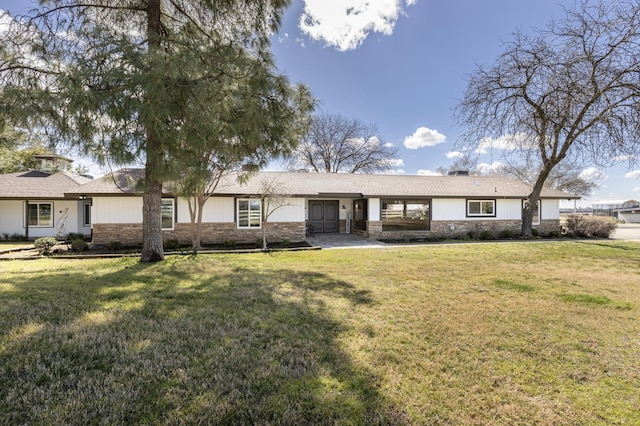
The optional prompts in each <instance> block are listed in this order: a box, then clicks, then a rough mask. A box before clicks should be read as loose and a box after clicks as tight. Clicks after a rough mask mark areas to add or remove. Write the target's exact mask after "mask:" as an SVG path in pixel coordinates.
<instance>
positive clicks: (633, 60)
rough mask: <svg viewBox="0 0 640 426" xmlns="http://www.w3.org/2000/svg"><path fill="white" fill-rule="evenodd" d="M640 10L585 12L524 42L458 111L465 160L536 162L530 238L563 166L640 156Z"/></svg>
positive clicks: (480, 77) (510, 48) (473, 88)
mask: <svg viewBox="0 0 640 426" xmlns="http://www.w3.org/2000/svg"><path fill="white" fill-rule="evenodd" d="M639 46H640V6H639V5H638V3H637V2H635V1H620V2H607V1H600V2H599V3H598V4H597V5H595V6H589V5H588V4H587V3H586V2H583V3H581V4H579V5H578V6H577V7H576V8H575V9H574V10H567V11H566V16H565V17H564V19H562V20H560V21H554V22H551V23H550V24H549V26H548V27H547V28H546V29H544V30H537V31H536V32H535V34H534V35H533V36H529V35H525V34H522V33H516V34H515V37H514V40H513V41H512V42H511V43H509V44H508V45H507V47H506V49H505V51H504V53H503V54H502V55H500V56H499V57H498V58H497V60H496V62H495V64H494V65H493V66H491V67H483V66H480V67H478V69H477V70H476V71H475V72H474V73H473V74H472V75H471V77H470V80H469V83H468V87H467V90H466V92H465V95H464V98H463V100H462V101H461V103H460V104H459V105H458V106H457V108H456V117H457V120H458V123H459V124H461V125H463V126H465V128H466V129H467V130H466V132H465V133H464V134H463V136H462V137H461V138H460V140H459V141H458V143H457V145H458V146H457V148H458V150H460V151H463V152H472V151H474V150H478V149H479V148H485V149H486V148H490V147H492V146H493V147H494V148H495V147H496V145H498V144H497V142H498V141H499V142H500V144H499V146H500V148H501V149H503V150H504V152H505V153H506V155H507V154H508V155H515V156H520V158H526V157H527V155H532V156H534V157H536V158H537V161H536V164H538V165H539V167H538V170H536V172H535V173H534V175H535V181H534V182H533V189H532V192H531V193H530V194H529V197H528V203H527V205H528V207H526V208H525V209H524V210H523V223H522V234H523V236H525V237H530V236H531V223H532V218H533V212H534V207H535V206H537V204H538V199H539V196H540V192H541V190H542V188H543V187H544V186H545V184H546V183H547V180H548V179H549V176H550V175H551V173H552V171H553V170H554V168H556V166H558V164H560V163H561V162H563V161H569V162H577V163H578V164H581V163H583V162H592V163H594V164H599V165H607V164H610V163H611V162H613V161H614V159H615V158H616V157H618V156H621V155H627V156H629V157H628V158H632V154H636V153H637V152H638V151H639V148H640V145H638V143H637V141H638V137H639V136H640V55H638V49H639Z"/></svg>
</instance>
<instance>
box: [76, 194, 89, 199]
mask: <svg viewBox="0 0 640 426" xmlns="http://www.w3.org/2000/svg"><path fill="white" fill-rule="evenodd" d="M78 199H79V200H86V199H87V196H86V195H84V194H82V195H80V196H79V197H78Z"/></svg>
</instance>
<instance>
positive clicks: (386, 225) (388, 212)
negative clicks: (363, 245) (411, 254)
mask: <svg viewBox="0 0 640 426" xmlns="http://www.w3.org/2000/svg"><path fill="white" fill-rule="evenodd" d="M430 207H431V200H382V209H381V211H380V220H381V221H382V230H383V231H428V230H429V229H430V220H429V219H430V213H429V212H430V210H431V209H430Z"/></svg>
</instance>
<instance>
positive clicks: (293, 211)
mask: <svg viewBox="0 0 640 426" xmlns="http://www.w3.org/2000/svg"><path fill="white" fill-rule="evenodd" d="M142 177H143V170H138V169H134V170H123V171H119V172H116V173H115V175H114V176H108V177H104V178H101V179H97V180H94V181H91V182H88V183H86V184H84V185H82V186H77V187H73V188H72V189H69V190H68V191H66V192H65V196H66V198H67V199H80V198H86V199H90V200H91V203H92V207H91V215H92V216H91V217H92V231H93V241H94V243H107V242H109V241H119V242H121V243H124V244H136V243H139V242H141V240H142V192H141V191H140V190H139V189H138V185H137V184H138V182H139V181H140V180H141V179H142ZM266 180H271V181H273V180H277V181H278V182H279V183H281V184H283V185H284V187H286V191H285V192H286V195H287V197H288V200H289V201H288V202H287V203H286V205H284V206H282V207H281V208H279V209H278V210H276V211H274V212H273V213H272V215H271V217H270V218H269V222H268V224H267V225H266V226H267V235H268V239H269V240H270V241H279V240H283V239H288V240H290V241H298V240H303V239H304V238H305V231H306V229H308V228H309V227H310V226H312V227H313V229H314V231H315V232H316V233H332V232H333V233H337V232H340V233H345V232H352V233H357V234H358V235H361V236H363V237H368V238H383V239H393V238H406V237H422V238H439V237H452V236H460V235H464V234H466V233H467V232H469V231H482V230H489V231H492V232H495V233H498V232H500V231H502V230H505V229H510V230H513V231H515V232H516V233H518V232H519V231H520V228H521V226H522V208H523V205H524V203H525V199H526V197H527V196H528V194H529V193H530V191H531V187H530V186H528V185H526V184H523V183H521V182H517V181H514V180H511V179H507V178H500V177H479V176H406V175H404V176H398V175H366V174H334V173H288V172H258V173H256V174H254V175H253V176H252V177H251V179H249V181H248V182H247V183H245V184H240V183H238V182H237V179H236V177H235V176H230V177H228V178H227V179H226V180H225V181H224V182H221V184H220V185H219V187H218V189H217V190H216V193H215V194H214V195H213V196H212V197H211V198H210V199H209V201H208V202H207V203H206V204H205V208H204V214H203V234H202V235H203V236H202V242H203V243H204V244H206V243H220V242H225V241H235V242H245V241H251V242H252V241H255V240H256V238H258V237H259V236H260V235H261V232H262V226H263V223H262V221H261V216H262V215H261V213H262V205H261V202H260V198H259V196H260V187H261V183H262V182H264V181H266ZM170 187H171V186H170V185H165V191H166V192H165V195H164V198H163V201H162V223H163V229H164V231H163V234H164V239H165V240H168V239H177V240H178V241H180V242H182V243H190V241H191V237H190V218H189V209H188V205H187V200H186V199H185V198H182V197H178V196H176V195H175V194H174V193H172V192H171V190H170ZM578 198H579V197H577V196H574V195H570V194H567V193H564V192H560V191H555V190H551V189H544V190H543V192H542V195H541V199H540V203H539V206H538V209H537V214H536V216H535V219H534V227H535V228H537V229H538V230H539V232H540V233H542V234H546V233H548V232H550V231H557V230H559V229H560V214H559V202H560V200H561V199H578Z"/></svg>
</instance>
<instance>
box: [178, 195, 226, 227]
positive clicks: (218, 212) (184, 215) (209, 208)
mask: <svg viewBox="0 0 640 426" xmlns="http://www.w3.org/2000/svg"><path fill="white" fill-rule="evenodd" d="M233 203H234V198H233V197H211V198H209V200H207V202H206V203H205V204H204V209H203V210H202V223H210V222H233V221H234V217H233V212H234V205H233ZM177 209H178V222H179V223H190V222H191V217H190V216H189V204H188V202H187V199H186V198H179V199H178V201H177Z"/></svg>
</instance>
